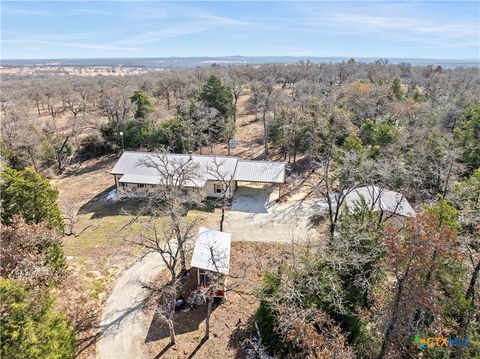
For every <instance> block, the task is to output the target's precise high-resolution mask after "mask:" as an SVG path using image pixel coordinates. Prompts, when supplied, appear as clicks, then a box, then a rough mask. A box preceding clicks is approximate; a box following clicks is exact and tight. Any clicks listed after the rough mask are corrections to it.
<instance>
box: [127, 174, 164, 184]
mask: <svg viewBox="0 0 480 359" xmlns="http://www.w3.org/2000/svg"><path fill="white" fill-rule="evenodd" d="M118 182H120V183H142V184H160V178H159V177H158V176H142V175H134V174H130V173H127V174H124V175H123V176H122V177H121V178H120V179H119V180H118Z"/></svg>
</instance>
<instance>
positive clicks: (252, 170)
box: [233, 160, 286, 197]
mask: <svg viewBox="0 0 480 359" xmlns="http://www.w3.org/2000/svg"><path fill="white" fill-rule="evenodd" d="M285 167H286V166H285V163H281V162H268V161H241V160H239V161H238V163H237V168H236V169H235V175H234V176H233V180H234V181H235V185H236V186H235V187H238V182H254V183H269V184H274V185H277V186H278V194H279V197H280V190H281V186H282V184H284V183H285Z"/></svg>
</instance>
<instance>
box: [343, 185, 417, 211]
mask: <svg viewBox="0 0 480 359" xmlns="http://www.w3.org/2000/svg"><path fill="white" fill-rule="evenodd" d="M361 198H363V199H364V200H365V201H366V203H367V205H368V206H369V207H370V208H371V209H372V210H373V211H377V212H383V211H386V212H389V213H392V214H396V215H400V216H403V217H414V216H415V211H414V210H413V208H412V206H411V205H410V203H408V201H407V199H406V198H405V197H404V196H403V195H402V194H401V193H398V192H394V191H391V190H388V189H386V188H380V187H377V186H364V187H358V188H356V189H355V190H353V191H352V192H351V193H349V194H348V195H347V196H346V197H345V201H344V205H347V206H348V207H350V208H352V207H354V206H355V205H356V204H357V202H358V201H359V200H360V199H361ZM340 210H343V208H341V209H340Z"/></svg>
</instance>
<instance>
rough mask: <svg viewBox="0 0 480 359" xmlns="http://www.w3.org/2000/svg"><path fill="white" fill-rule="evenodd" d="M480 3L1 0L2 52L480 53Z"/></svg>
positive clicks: (12, 55) (11, 55)
mask: <svg viewBox="0 0 480 359" xmlns="http://www.w3.org/2000/svg"><path fill="white" fill-rule="evenodd" d="M479 4H480V3H479V2H477V1H471V2H459V1H455V2H447V1H437V2H434V1H427V2H421V1H413V2H407V1H398V2H393V1H374V2H367V1H355V2H343V1H336V2H326V1H315V2H314V1H309V2H293V1H292V2H287V1H283V2H267V1H260V2H245V1H241V2H234V1H226V2H221V1H215V2H200V1H195V2H186V1H178V2H138V1H135V2H129V1H122V2H107V1H94V2H86V1H71V2H66V1H52V2H40V1H36V2H24V1H2V2H1V20H2V24H1V40H2V41H1V58H3V59H41V58H82V57H83V58H92V57H167V56H227V55H245V56H301V57H308V56H326V57H329V56H342V57H390V58H392V57H404V58H437V59H439V58H442V59H478V58H479V57H480V48H479V46H480V5H479Z"/></svg>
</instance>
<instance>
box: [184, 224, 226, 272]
mask: <svg viewBox="0 0 480 359" xmlns="http://www.w3.org/2000/svg"><path fill="white" fill-rule="evenodd" d="M231 244H232V236H231V234H230V233H225V232H219V231H215V230H213V229H209V228H204V227H200V228H199V230H198V236H197V241H196V242H195V248H194V249H193V255H192V261H191V263H190V266H192V267H196V268H200V269H205V270H208V271H211V272H216V273H223V274H228V273H229V272H230V249H231Z"/></svg>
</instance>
